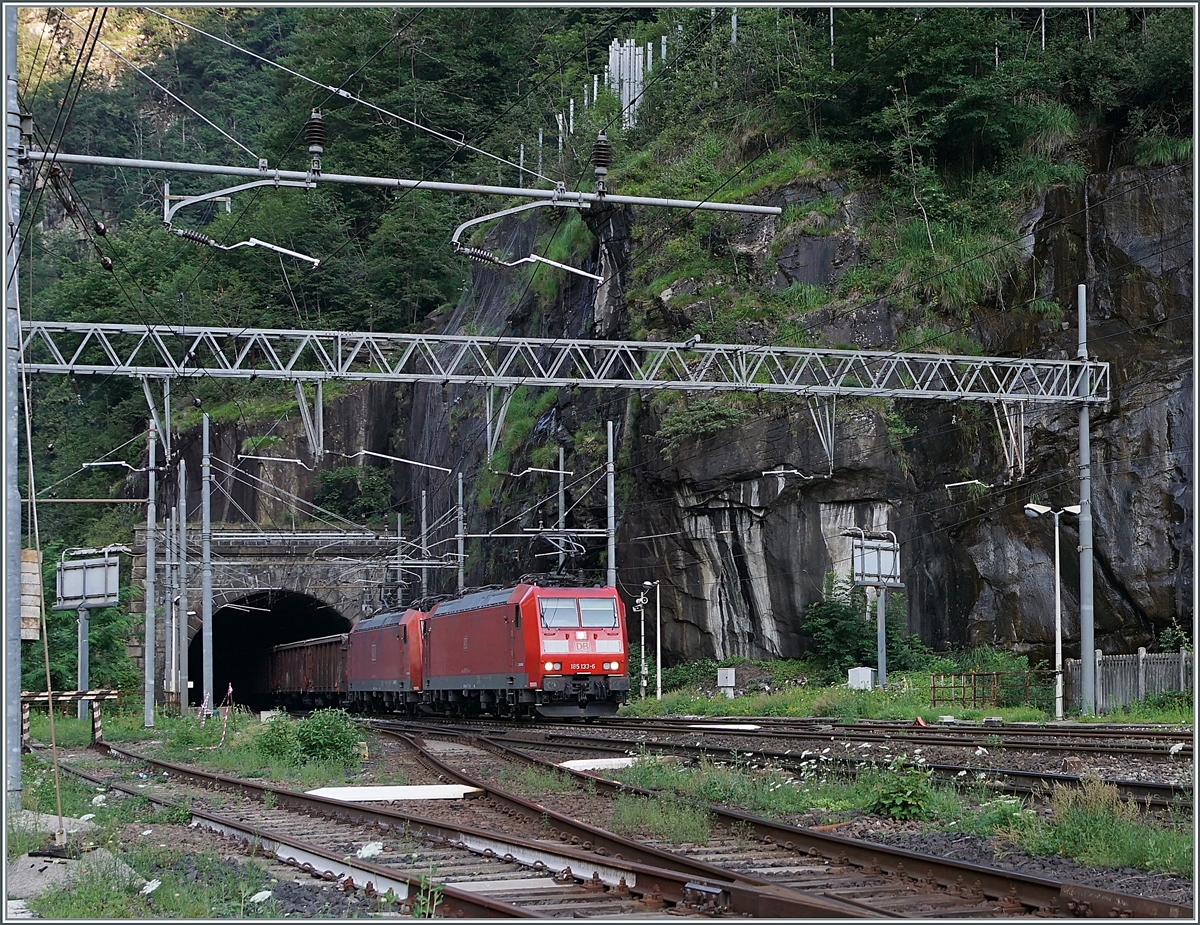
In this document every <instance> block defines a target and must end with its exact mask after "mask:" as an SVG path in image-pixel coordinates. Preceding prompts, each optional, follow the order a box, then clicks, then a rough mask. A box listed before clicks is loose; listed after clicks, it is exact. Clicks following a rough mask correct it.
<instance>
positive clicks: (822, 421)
mask: <svg viewBox="0 0 1200 925" xmlns="http://www.w3.org/2000/svg"><path fill="white" fill-rule="evenodd" d="M808 411H809V413H810V414H811V415H812V419H813V424H814V426H816V428H817V437H818V438H819V439H820V441H821V447H822V448H823V449H824V450H825V458H826V459H828V460H829V472H828V474H827V475H825V476H823V478H827V479H828V478H832V477H833V438H834V431H835V429H836V426H837V396H836V395H830V396H825V397H820V398H818V397H816V396H813V395H810V396H808Z"/></svg>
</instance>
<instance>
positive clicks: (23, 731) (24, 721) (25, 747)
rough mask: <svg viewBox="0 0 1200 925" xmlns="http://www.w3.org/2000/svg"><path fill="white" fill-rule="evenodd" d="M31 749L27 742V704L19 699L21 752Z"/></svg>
mask: <svg viewBox="0 0 1200 925" xmlns="http://www.w3.org/2000/svg"><path fill="white" fill-rule="evenodd" d="M31 751H33V749H32V747H31V746H30V744H29V704H27V703H25V702H24V701H21V752H22V754H24V753H27V752H31Z"/></svg>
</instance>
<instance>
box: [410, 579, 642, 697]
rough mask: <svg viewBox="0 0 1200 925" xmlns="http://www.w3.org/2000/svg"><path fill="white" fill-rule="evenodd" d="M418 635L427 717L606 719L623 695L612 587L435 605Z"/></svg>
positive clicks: (625, 682)
mask: <svg viewBox="0 0 1200 925" xmlns="http://www.w3.org/2000/svg"><path fill="white" fill-rule="evenodd" d="M421 627H422V631H421V638H422V645H423V656H422V657H423V666H422V675H423V683H424V696H423V698H422V709H425V710H429V711H432V712H439V713H453V714H457V715H466V716H470V715H474V714H476V713H492V714H494V715H498V716H513V717H517V716H524V715H529V714H531V713H534V712H537V713H539V714H541V715H542V716H551V717H589V716H606V715H610V714H613V713H615V712H616V711H617V707H618V706H620V704H621V703H622V702H624V700H625V697H626V694H627V693H628V691H629V679H628V678H627V677H626V675H625V667H626V646H625V639H626V636H625V608H624V605H622V603H621V600H620V598H619V597H617V592H616V589H615V588H554V587H547V588H544V587H540V586H538V585H529V584H519V585H517V586H516V587H513V588H505V589H503V590H499V591H478V592H475V593H473V594H467V595H464V596H463V597H460V598H455V599H453V600H449V601H442V602H441V603H439V604H437V605H435V606H434V607H433V608H432V609H431V610H430V612H429V614H428V615H427V616H426V617H425V618H424V619H423V620H422V621H421Z"/></svg>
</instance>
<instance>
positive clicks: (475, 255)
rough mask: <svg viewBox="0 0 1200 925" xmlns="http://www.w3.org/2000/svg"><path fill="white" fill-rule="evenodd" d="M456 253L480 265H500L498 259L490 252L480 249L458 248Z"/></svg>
mask: <svg viewBox="0 0 1200 925" xmlns="http://www.w3.org/2000/svg"><path fill="white" fill-rule="evenodd" d="M458 252H459V253H460V254H462V255H463V256H464V257H470V258H471V259H472V260H478V261H479V262H480V263H496V264H498V263H500V260H499V258H497V257H496V255H495V254H493V253H492V252H491V251H485V250H484V249H483V248H482V247H464V246H460V247H459V249H458Z"/></svg>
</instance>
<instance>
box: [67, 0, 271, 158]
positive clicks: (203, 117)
mask: <svg viewBox="0 0 1200 925" xmlns="http://www.w3.org/2000/svg"><path fill="white" fill-rule="evenodd" d="M59 12H60V15H61V16H62V17H63V18H64V19H66V20H67V22H69V23H71V25H73V26H75V28H77V29H83V26H81V25H80V24H79V23H77V22H76V21H75V20H74V19H73V18H72V17H71V16H70V15H69V14H68V13H67V12H66V11H65V10H60V11H59ZM96 40H97V41H98V42H100V44H101V45H103V46H104V47H105V48H106V49H107V50H108V51H109V52H111V53H112V54H114V55H116V56H117V57H118V58H120V59H121V60H122V61H124V62H125V64H126V65H127V66H128V67H130V68H131V69H132V70H133V71H134V72H135V73H137V74H138V76H140V77H142V78H144V79H145V80H147V81H149V82H150V83H152V84H154V86H155V87H157V88H158V89H159V90H161V91H162V92H163V93H165V94H167V96H169V97H171V99H173V100H175V102H177V103H179V105H181V106H183V107H184V108H185V109H186V110H187V111H188V112H190V113H191V114H192V115H194V116H196V117H197V118H198V119H201V120H202V121H203V122H204V123H205V124H206V125H208V126H209V127H210V128H213V129H216V130H217V131H218V132H219V133H220V134H221V135H222V136H224V137H225V138H227V139H228V140H229V141H232V142H233V143H234V144H235V145H237V146H238V147H239V148H241V149H242V150H243V151H245V152H246V153H247V154H249V155H250V156H251V157H252V158H254V159H255V160H258V155H257V154H255V153H254V152H253V151H251V150H250V149H249V148H247V147H246V146H245V145H244V144H242V143H241V142H240V141H238V140H237V139H236V138H234V137H233V136H232V135H230V134H229V133H228V132H227V131H225V129H223V128H221V126H219V125H217V124H216V123H215V122H213V121H212V120H211V119H210V118H208V117H207V116H206V115H204V114H203V113H201V112H200V111H199V110H197V109H196V108H195V107H194V106H192V105H191V104H190V103H188V102H187V100H185V99H183V98H182V97H180V96H177V95H176V94H174V93H172V92H171V91H170V90H169V89H167V88H166V87H164V86H163V85H162V84H160V83H159V82H158V81H157V80H155V79H154V78H153V77H151V76H150V75H149V74H147V73H146V72H145V71H144V70H142V69H141V68H140V67H138V66H137V65H136V64H134V63H133V62H132V61H130V60H129V59H128V58H126V57H125V56H124V55H123V54H121V53H120V52H119V51H117V50H116V49H115V48H113V47H112V46H111V45H109V44H108V43H107V42H104V41H102V40H101V39H100V37H99V33H98V32H97V36H96Z"/></svg>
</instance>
